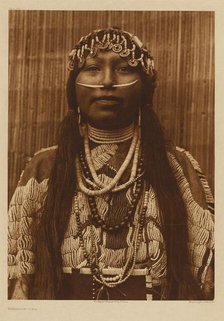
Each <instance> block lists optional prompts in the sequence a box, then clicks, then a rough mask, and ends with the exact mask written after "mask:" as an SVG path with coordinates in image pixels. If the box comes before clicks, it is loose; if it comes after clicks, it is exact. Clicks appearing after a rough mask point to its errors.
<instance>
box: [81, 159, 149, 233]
mask: <svg viewBox="0 0 224 321" xmlns="http://www.w3.org/2000/svg"><path fill="white" fill-rule="evenodd" d="M80 160H81V166H82V169H83V173H84V175H85V176H86V177H87V178H88V181H89V182H90V178H91V177H90V172H89V171H88V168H87V164H86V162H85V158H84V156H83V154H82V153H80ZM142 169H143V160H142V159H140V160H139V165H138V169H137V173H138V174H139V175H140V174H142ZM142 187H143V180H142V175H141V176H138V178H137V180H136V188H135V192H134V194H133V200H132V202H131V205H130V207H129V209H128V210H127V214H126V215H125V217H124V219H123V220H122V221H121V222H120V223H119V224H115V225H113V226H111V225H108V224H107V223H106V222H105V221H104V220H103V219H102V218H101V217H100V215H99V213H98V210H97V206H96V201H95V198H94V196H91V195H88V201H89V206H90V210H91V213H92V216H93V217H92V219H93V221H94V222H95V223H98V225H100V226H101V227H102V228H103V229H104V230H106V231H113V230H118V229H120V228H121V227H122V226H124V225H125V224H126V223H127V222H128V221H129V219H131V218H132V217H133V214H134V211H135V209H136V206H137V203H138V201H139V198H140V195H141V192H142Z"/></svg>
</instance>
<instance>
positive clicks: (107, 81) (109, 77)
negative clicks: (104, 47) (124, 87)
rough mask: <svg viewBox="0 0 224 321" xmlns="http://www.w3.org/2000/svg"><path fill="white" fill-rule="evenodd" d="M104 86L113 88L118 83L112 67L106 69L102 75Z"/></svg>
mask: <svg viewBox="0 0 224 321" xmlns="http://www.w3.org/2000/svg"><path fill="white" fill-rule="evenodd" d="M101 82H102V85H104V88H106V89H108V88H112V87H113V85H114V84H115V82H116V79H115V73H114V70H113V69H112V68H111V67H109V66H108V67H105V68H104V70H103V73H102V80H101Z"/></svg>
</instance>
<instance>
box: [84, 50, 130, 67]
mask: <svg viewBox="0 0 224 321" xmlns="http://www.w3.org/2000/svg"><path fill="white" fill-rule="evenodd" d="M91 62H100V63H122V62H124V63H125V62H126V63H127V64H128V61H127V58H122V57H120V56H119V54H117V53H115V52H113V51H105V50H98V51H97V54H96V55H95V56H94V57H92V56H90V55H88V56H87V57H86V63H91Z"/></svg>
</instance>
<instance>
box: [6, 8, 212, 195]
mask: <svg viewBox="0 0 224 321" xmlns="http://www.w3.org/2000/svg"><path fill="white" fill-rule="evenodd" d="M109 26H119V27H121V28H122V29H124V30H127V31H130V32H131V33H134V34H136V35H138V36H139V38H140V39H142V41H143V42H144V43H145V44H146V45H147V46H148V47H149V48H150V49H151V52H152V54H153V56H154V58H155V65H156V69H157V70H158V86H157V90H156V94H155V103H154V105H155V110H156V111H157V113H158V115H159V117H160V119H161V122H162V124H163V126H164V127H165V129H166V130H167V132H168V134H169V135H170V137H171V138H172V139H173V141H174V142H175V143H176V144H177V145H178V146H182V147H184V148H186V149H188V150H189V151H190V152H191V153H192V154H193V156H194V157H195V158H196V159H197V160H198V161H199V163H200V164H201V167H202V169H203V170H204V172H205V173H206V175H207V177H208V179H209V183H210V185H211V187H212V188H213V187H214V181H213V176H214V175H213V174H214V13H213V12H172V11H169V12H165V11H164V12H161V11H160V12H157V11H152V12H150V11H144V12H143V11H138V12H136V11H123V12H121V11H10V12H9V198H11V195H12V192H13V190H14V189H15V187H16V184H17V181H18V179H19V176H20V173H21V171H22V170H23V168H24V166H25V163H26V161H27V160H28V158H29V157H30V156H32V155H33V154H34V152H35V151H37V150H39V149H41V148H43V147H47V146H51V145H52V144H54V137H55V134H56V130H57V126H58V124H59V122H60V121H61V119H62V118H63V116H64V115H65V112H66V108H67V104H66V97H65V86H66V79H67V76H68V71H67V68H66V62H67V54H68V53H69V51H70V50H71V48H72V47H73V45H74V44H75V43H76V42H77V41H78V40H79V39H80V37H81V36H82V35H85V34H87V33H89V32H90V31H92V30H93V29H98V28H102V27H109Z"/></svg>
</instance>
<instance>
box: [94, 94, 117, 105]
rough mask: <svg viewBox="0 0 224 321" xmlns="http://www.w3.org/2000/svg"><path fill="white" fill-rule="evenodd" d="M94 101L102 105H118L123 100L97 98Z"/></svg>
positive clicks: (108, 97)
mask: <svg viewBox="0 0 224 321" xmlns="http://www.w3.org/2000/svg"><path fill="white" fill-rule="evenodd" d="M94 101H96V102H97V103H99V104H102V105H117V104H119V103H121V101H122V99H121V98H119V97H116V96H100V97H96V98H95V99H94Z"/></svg>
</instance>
